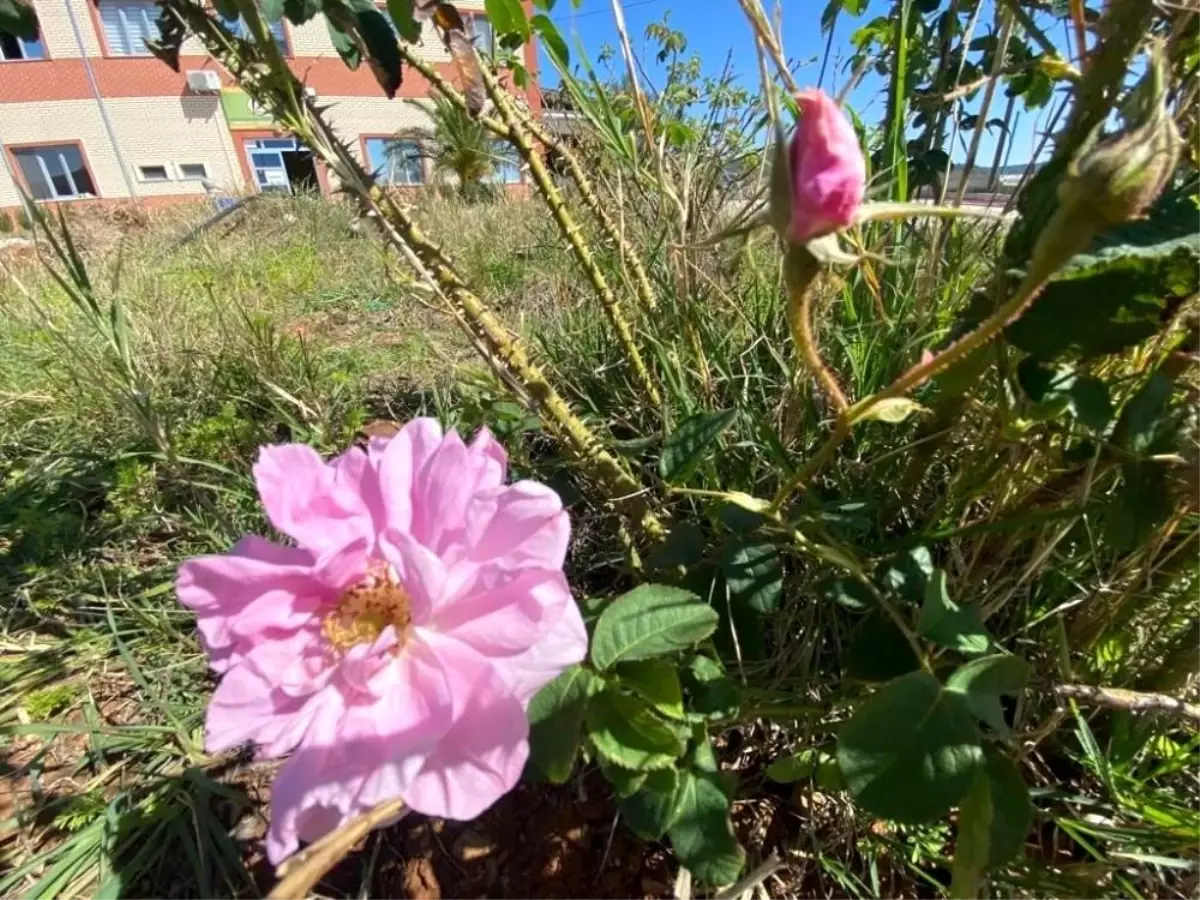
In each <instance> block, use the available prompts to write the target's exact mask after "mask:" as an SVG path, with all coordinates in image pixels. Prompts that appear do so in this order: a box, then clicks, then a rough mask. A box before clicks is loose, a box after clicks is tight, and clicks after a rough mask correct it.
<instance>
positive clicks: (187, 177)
mask: <svg viewBox="0 0 1200 900" xmlns="http://www.w3.org/2000/svg"><path fill="white" fill-rule="evenodd" d="M184 166H199V167H200V168H201V169H203V170H204V173H203V174H202V175H185V174H184V172H183V167H184ZM175 174H176V176H177V178H178V179H179V180H180V181H207V180H209V179H210V177H211V176H210V175H209V173H208V163H206V162H178V163H175Z"/></svg>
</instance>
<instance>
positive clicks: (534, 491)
mask: <svg viewBox="0 0 1200 900" xmlns="http://www.w3.org/2000/svg"><path fill="white" fill-rule="evenodd" d="M466 519H467V521H466V541H467V545H468V546H469V548H470V551H469V558H470V559H471V560H473V561H475V562H481V563H482V562H491V563H495V564H499V565H503V566H505V567H506V568H510V569H519V568H522V567H524V566H540V567H542V568H547V569H560V568H562V564H563V560H564V559H565V558H566V555H567V544H568V543H569V541H570V538H571V524H570V521H569V520H568V518H567V514H566V512H565V511H564V510H563V507H562V500H561V499H559V496H558V494H556V493H555V492H554V491H552V490H551V489H550V488H548V487H546V486H545V485H542V484H538V483H536V482H533V481H518V482H517V483H516V484H514V485H510V486H509V487H506V488H500V489H498V490H495V491H484V492H481V493H479V494H477V495H476V496H475V497H474V498H473V499H472V500H471V504H470V506H469V508H468V509H467V515H466Z"/></svg>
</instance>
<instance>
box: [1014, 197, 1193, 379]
mask: <svg viewBox="0 0 1200 900" xmlns="http://www.w3.org/2000/svg"><path fill="white" fill-rule="evenodd" d="M1192 215H1193V219H1194V217H1195V211H1194V210H1193V213H1192ZM1193 230H1194V223H1193ZM1198 264H1200V237H1197V236H1196V235H1190V236H1188V237H1185V238H1179V239H1175V240H1169V241H1165V242H1163V243H1160V244H1154V245H1151V246H1142V247H1136V246H1128V245H1124V246H1115V247H1106V248H1104V249H1102V250H1099V251H1097V252H1096V253H1094V254H1090V255H1089V254H1081V255H1079V256H1076V257H1075V258H1074V259H1073V260H1072V261H1071V264H1070V265H1069V266H1068V267H1067V268H1066V269H1064V270H1063V271H1062V272H1060V273H1059V274H1058V275H1057V276H1056V277H1055V280H1053V281H1051V282H1050V284H1048V285H1047V286H1046V288H1045V290H1044V291H1043V292H1042V294H1041V296H1040V297H1038V299H1037V300H1036V301H1035V302H1034V304H1033V305H1032V306H1031V307H1030V308H1029V310H1028V311H1027V312H1026V313H1025V314H1024V315H1023V316H1021V318H1019V319H1018V320H1017V321H1015V322H1013V323H1012V324H1011V325H1009V326H1008V328H1007V329H1006V331H1005V334H1006V336H1007V338H1008V340H1009V342H1010V343H1012V344H1013V345H1014V346H1016V347H1019V348H1020V349H1022V350H1024V351H1026V352H1027V353H1030V354H1032V355H1033V356H1036V357H1037V358H1038V359H1043V360H1053V359H1063V358H1079V359H1091V358H1093V357H1096V356H1103V355H1104V354H1107V353H1116V352H1117V351H1119V350H1122V349H1124V348H1125V347H1129V346H1131V345H1133V344H1136V343H1139V342H1141V341H1143V340H1145V339H1146V338H1148V337H1149V336H1150V335H1152V334H1155V333H1156V332H1157V331H1158V330H1159V327H1160V325H1161V322H1162V319H1163V317H1164V315H1165V314H1166V313H1167V311H1168V310H1170V309H1172V308H1174V307H1175V306H1176V305H1178V304H1179V303H1180V302H1182V301H1183V299H1185V298H1187V297H1189V296H1191V295H1193V294H1195V293H1196V291H1197V290H1198V289H1200V265H1198Z"/></svg>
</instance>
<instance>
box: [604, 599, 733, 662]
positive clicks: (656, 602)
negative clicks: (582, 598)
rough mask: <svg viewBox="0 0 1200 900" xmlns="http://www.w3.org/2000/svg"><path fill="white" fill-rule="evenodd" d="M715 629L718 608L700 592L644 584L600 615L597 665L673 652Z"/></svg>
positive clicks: (704, 636)
mask: <svg viewBox="0 0 1200 900" xmlns="http://www.w3.org/2000/svg"><path fill="white" fill-rule="evenodd" d="M716 627H717V613H716V610H714V609H713V608H712V607H711V606H708V605H707V604H705V603H701V602H700V599H699V598H698V597H697V596H696V595H695V594H693V593H691V592H689V591H685V590H682V589H681V588H676V587H668V586H666V585H661V584H643V585H641V586H639V587H636V588H634V589H633V590H632V591H630V592H629V593H627V594H623V595H621V596H620V597H618V598H617V599H616V600H614V601H613V602H612V604H611V605H610V606H609V607H608V608H607V609H606V610H604V612H602V613H601V614H600V618H599V619H598V620H597V622H596V631H595V633H594V634H593V635H592V662H593V663H594V664H595V666H596V668H597V669H599V670H600V671H604V670H605V669H607V668H608V667H609V666H612V665H614V664H615V663H619V662H628V661H631V660H637V659H650V658H651V657H655V656H662V655H663V654H664V653H673V652H675V651H676V650H683V649H685V648H686V647H690V646H691V645H693V644H695V643H697V642H699V641H702V640H704V639H705V638H706V637H708V636H709V635H710V634H712V633H713V630H714V629H715V628H716Z"/></svg>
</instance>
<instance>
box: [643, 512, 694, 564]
mask: <svg viewBox="0 0 1200 900" xmlns="http://www.w3.org/2000/svg"><path fill="white" fill-rule="evenodd" d="M704 551H705V545H704V532H703V530H701V528H700V526H699V525H697V524H696V523H695V522H689V521H686V520H684V521H682V522H676V523H675V524H674V525H672V526H671V530H670V532H669V533H668V534H667V539H666V540H665V541H664V542H663V543H661V544H660V545H659V546H658V547H656V548H655V549H654V551H653V552H652V553H651V554H650V556H649V558H648V559H647V560H646V566H647V567H648V568H650V569H654V570H663V569H674V568H676V567H680V566H681V567H683V568H685V569H686V568H689V567H691V566H694V565H695V564H696V563H698V562H700V561H701V560H703V559H704Z"/></svg>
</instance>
